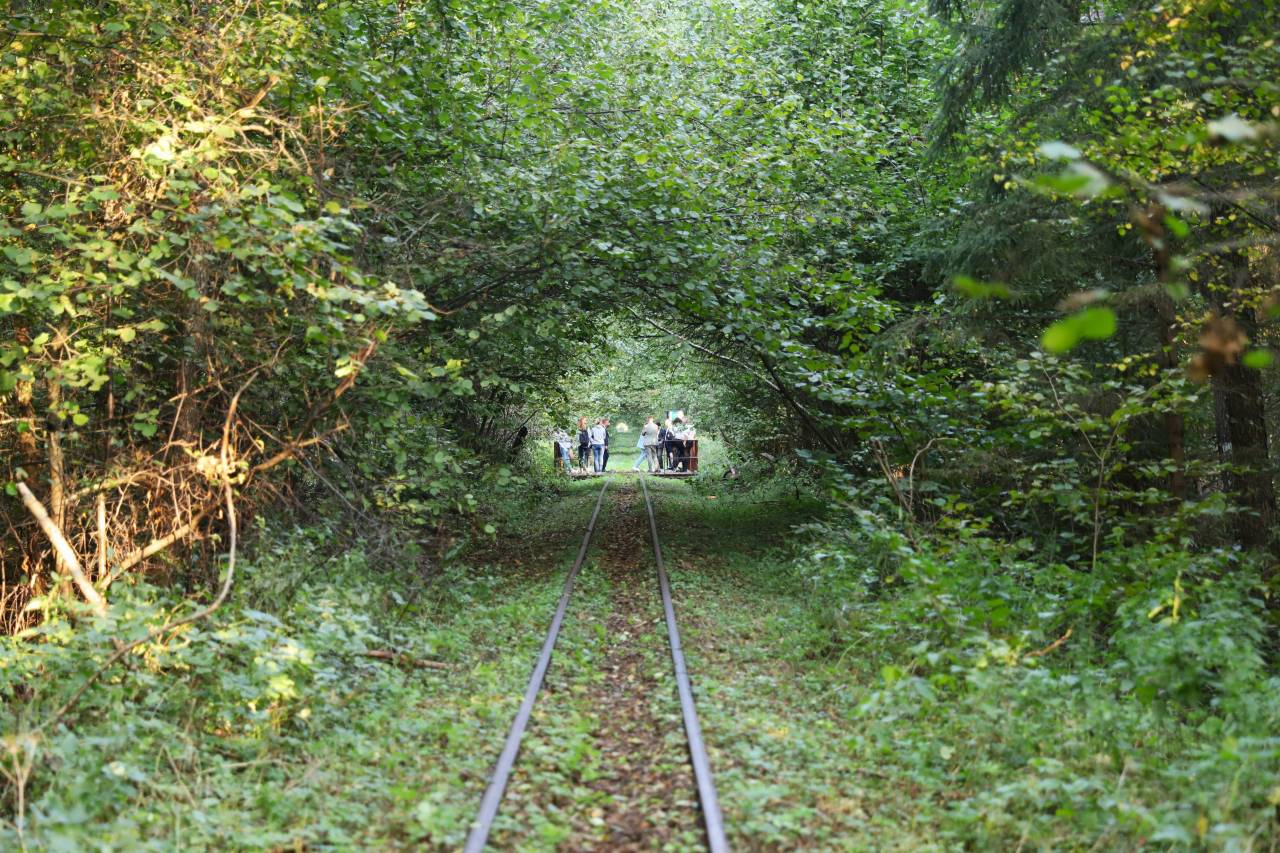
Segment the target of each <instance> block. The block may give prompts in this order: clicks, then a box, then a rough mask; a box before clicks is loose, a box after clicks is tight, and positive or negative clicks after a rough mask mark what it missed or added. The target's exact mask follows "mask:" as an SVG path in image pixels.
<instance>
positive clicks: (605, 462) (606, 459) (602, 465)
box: [600, 418, 609, 474]
mask: <svg viewBox="0 0 1280 853" xmlns="http://www.w3.org/2000/svg"><path fill="white" fill-rule="evenodd" d="M600 423H602V424H604V459H603V460H601V462H600V473H602V474H603V473H604V470H605V469H606V468H608V467H609V419H608V418H601V419H600Z"/></svg>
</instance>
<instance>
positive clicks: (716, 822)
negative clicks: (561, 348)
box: [463, 477, 729, 853]
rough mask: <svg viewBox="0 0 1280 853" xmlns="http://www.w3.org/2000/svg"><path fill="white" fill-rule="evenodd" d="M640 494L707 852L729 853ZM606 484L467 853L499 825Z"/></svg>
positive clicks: (654, 531)
mask: <svg viewBox="0 0 1280 853" xmlns="http://www.w3.org/2000/svg"><path fill="white" fill-rule="evenodd" d="M639 479H640V489H641V492H642V493H643V494H644V506H645V513H646V515H647V516H648V519H649V532H650V535H651V537H652V542H653V559H654V566H655V570H656V575H657V580H658V591H659V594H660V595H661V597H662V609H663V613H664V614H665V617H666V623H667V643H668V645H669V647H670V649H671V664H672V668H673V670H674V672H675V677H676V690H677V692H678V694H679V696H680V711H681V714H682V716H683V718H684V730H685V739H686V742H687V744H688V747H689V763H690V765H691V767H692V769H693V779H694V783H695V785H696V787H697V791H698V803H699V805H700V806H701V810H702V823H703V828H704V829H705V831H706V842H707V849H708V850H710V851H711V853H723V852H724V851H727V850H728V849H729V845H728V843H727V842H726V840H725V834H724V820H723V818H722V816H721V813H720V801H719V798H718V797H717V795H716V786H715V780H714V779H713V777H712V775H711V762H710V760H709V759H708V757H707V750H706V746H705V745H704V743H703V741H702V726H701V725H700V724H699V722H698V712H697V709H696V708H695V706H694V701H693V686H692V684H691V682H690V680H689V672H688V668H687V667H686V666H685V660H684V650H683V649H682V648H681V645H680V629H679V628H678V627H677V625H676V613H675V606H674V604H673V603H672V600H671V583H670V580H669V578H668V577H667V568H666V564H665V562H664V561H663V559H662V543H661V542H660V540H659V538H658V522H657V519H656V517H655V516H654V513H653V501H652V499H651V498H650V496H649V487H648V485H647V484H646V483H645V479H646V478H645V477H640V478H639ZM609 482H610V481H609V479H608V478H606V479H605V481H604V484H603V485H602V486H601V487H600V493H599V495H597V496H596V503H595V508H594V509H593V510H592V512H591V520H590V521H588V522H587V530H586V533H585V534H584V535H583V537H582V544H581V545H580V546H579V548H578V555H577V557H576V558H575V559H574V561H573V565H572V566H570V568H569V572H568V574H567V575H566V576H565V581H564V589H563V591H562V592H561V593H560V601H559V603H558V604H557V605H556V610H555V614H554V616H552V619H551V626H550V628H549V629H548V630H547V636H546V639H545V640H544V641H543V644H542V651H541V652H540V653H539V654H538V659H537V662H536V663H535V664H534V667H533V674H532V675H530V677H529V683H528V685H527V686H526V687H525V692H524V700H523V701H522V702H521V703H520V709H519V710H518V711H517V712H516V716H515V718H514V719H513V720H512V722H511V729H510V730H509V731H508V732H507V739H506V742H505V743H504V745H503V747H502V752H501V753H500V754H499V756H498V761H497V763H496V764H495V765H494V769H493V773H492V775H491V776H490V778H489V786H488V787H487V788H486V789H485V792H484V797H483V798H482V799H481V801H480V811H479V813H478V814H477V815H476V819H475V821H474V822H473V823H472V824H471V831H470V833H469V834H468V835H467V841H466V845H465V846H464V848H463V849H464V850H465V851H466V853H480V851H481V850H483V849H484V848H485V845H486V844H487V843H488V840H489V833H490V831H491V830H492V829H493V822H494V819H495V818H496V817H497V815H498V809H499V807H500V806H501V804H502V798H503V795H504V794H505V793H506V789H507V783H508V781H510V779H511V773H512V770H513V769H514V768H515V763H516V757H517V756H518V754H519V752H520V741H521V740H522V738H523V737H524V733H525V729H526V728H527V727H528V725H529V719H530V717H531V716H532V714H533V706H534V703H535V702H537V699H538V693H539V692H540V691H541V690H542V682H543V680H544V679H545V677H546V674H547V669H548V668H549V667H550V666H551V654H552V652H553V651H554V650H555V645H556V640H557V638H558V637H559V636H560V627H561V625H562V624H563V623H564V617H565V612H566V611H567V610H568V607H569V599H570V598H571V597H572V596H573V584H574V581H575V580H576V579H577V577H578V572H579V571H580V570H581V569H582V564H583V562H584V561H585V560H586V557H587V551H588V549H589V548H590V547H591V537H592V534H594V533H595V529H596V522H597V521H598V520H599V518H600V508H601V507H602V506H603V505H604V494H605V492H606V491H608V489H609Z"/></svg>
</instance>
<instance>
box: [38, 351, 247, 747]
mask: <svg viewBox="0 0 1280 853" xmlns="http://www.w3.org/2000/svg"><path fill="white" fill-rule="evenodd" d="M252 381H253V377H252V376H250V377H249V381H248V382H246V383H245V384H244V385H243V386H242V387H241V388H240V390H239V391H237V392H236V393H235V396H234V397H232V398H231V406H230V407H229V408H228V410H227V417H226V420H224V421H223V423H222V454H221V455H222V470H223V471H226V470H228V469H227V466H228V456H227V445H228V444H230V442H231V422H232V421H233V420H234V419H235V415H236V407H237V406H238V405H239V404H240V395H241V394H243V393H244V391H245V389H246V388H248V387H249V383H250V382H252ZM222 496H223V499H224V500H225V501H226V504H225V506H226V513H227V576H226V578H224V579H223V581H222V589H220V590H218V595H217V597H216V598H214V599H213V601H211V602H210V603H209V605H208V606H207V607H204V608H203V609H201V610H198V611H196V612H195V613H192V614H191V615H190V616H184V617H183V618H181V619H178V620H176V621H174V622H170V623H169V624H168V625H162V626H160V627H159V628H151V629H148V631H147V633H145V634H143V635H142V636H141V637H139V638H138V639H136V640H134V641H133V642H131V643H117V646H116V650H115V651H114V652H112V654H111V655H110V656H109V657H108V658H107V659H106V660H105V661H103V662H102V665H101V666H99V667H98V668H97V669H95V670H94V671H93V673H92V674H90V675H89V677H88V678H86V679H85V680H84V681H82V682H80V686H79V687H77V688H76V691H75V692H74V693H72V694H71V698H69V699H68V700H67V701H66V702H64V703H62V706H61V707H60V708H58V710H57V711H55V712H54V713H53V714H52V715H50V716H49V717H48V719H46V720H45V721H44V722H42V723H41V724H40V725H38V726H36V727H35V729H34V730H33V731H36V732H42V731H44V730H45V729H47V728H49V727H50V726H52V725H54V724H55V723H57V722H58V721H59V720H61V719H62V718H63V717H64V716H66V715H67V712H68V711H70V710H71V709H72V708H74V707H75V705H76V703H77V702H79V701H80V697H81V696H83V695H84V694H85V691H87V690H88V689H89V688H90V687H91V686H92V685H93V684H94V682H96V681H97V680H98V679H99V678H101V677H102V676H103V674H104V673H106V672H107V670H109V669H111V667H113V666H115V664H116V663H117V662H119V661H120V660H122V659H123V658H124V656H125V655H127V654H129V653H130V652H132V651H133V650H134V649H136V648H138V646H141V645H142V644H143V643H150V642H154V641H155V640H157V639H159V638H160V637H161V636H163V635H164V634H167V633H169V632H171V631H173V630H174V629H175V628H181V627H182V626H184V625H190V624H192V623H193V622H199V621H200V620H202V619H207V618H208V617H209V616H210V615H212V614H213V612H214V611H216V610H217V609H218V608H219V607H221V606H222V605H223V603H224V602H225V601H226V600H227V596H228V595H229V594H230V593H231V581H232V580H233V579H234V578H235V574H236V541H237V535H238V532H239V531H238V527H237V525H236V504H235V492H234V491H232V489H231V480H230V479H224V480H223V482H222Z"/></svg>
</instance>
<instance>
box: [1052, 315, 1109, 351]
mask: <svg viewBox="0 0 1280 853" xmlns="http://www.w3.org/2000/svg"><path fill="white" fill-rule="evenodd" d="M1115 333H1116V314H1115V312H1114V311H1112V310H1111V309H1110V308H1106V307H1103V306H1095V307H1093V308H1086V309H1085V310H1083V311H1081V312H1080V313H1078V314H1073V315H1071V316H1070V317H1067V318H1066V319H1064V320H1059V321H1058V322H1056V323H1054V324H1053V325H1052V326H1050V327H1049V328H1047V329H1045V331H1044V335H1043V336H1041V338H1040V345H1041V346H1042V347H1044V349H1045V351H1046V352H1054V353H1063V352H1069V351H1070V350H1071V349H1073V348H1074V347H1075V346H1076V345H1077V344H1079V343H1080V342H1081V341H1082V340H1103V339H1105V338H1109V337H1111V336H1112V335H1114V334H1115Z"/></svg>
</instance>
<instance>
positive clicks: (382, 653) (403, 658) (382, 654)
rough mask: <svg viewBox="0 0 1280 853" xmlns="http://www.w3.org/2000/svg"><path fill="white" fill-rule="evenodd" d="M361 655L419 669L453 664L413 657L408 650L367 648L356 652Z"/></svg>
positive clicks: (437, 667)
mask: <svg viewBox="0 0 1280 853" xmlns="http://www.w3.org/2000/svg"><path fill="white" fill-rule="evenodd" d="M358 654H359V655H360V656H361V657H366V658H373V659H374V660H388V661H391V662H393V663H398V664H400V665H401V666H416V667H418V668H419V669H453V664H448V663H444V662H443V661H438V660H426V659H425V658H415V657H414V656H413V655H411V654H409V653H408V652H398V651H395V650H393V649H369V650H367V651H363V652H359V653H358Z"/></svg>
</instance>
